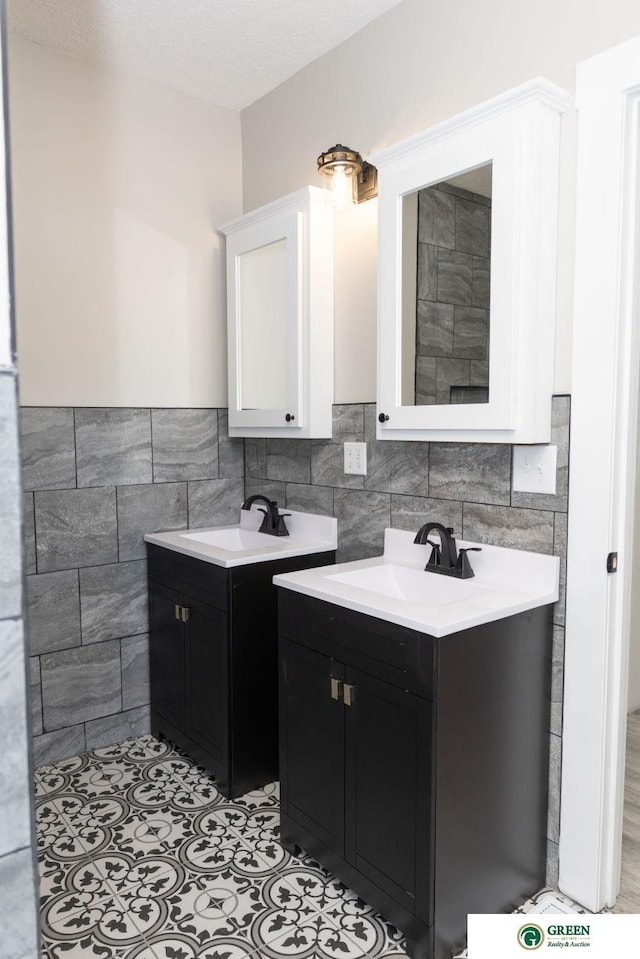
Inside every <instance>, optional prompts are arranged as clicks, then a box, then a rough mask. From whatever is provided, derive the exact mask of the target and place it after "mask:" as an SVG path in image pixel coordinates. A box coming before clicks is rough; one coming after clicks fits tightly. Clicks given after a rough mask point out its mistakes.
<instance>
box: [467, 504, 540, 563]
mask: <svg viewBox="0 0 640 959" xmlns="http://www.w3.org/2000/svg"><path fill="white" fill-rule="evenodd" d="M462 532H463V537H464V539H466V540H471V542H478V543H488V544H490V545H492V546H506V547H509V548H510V549H526V550H531V551H533V552H535V553H549V554H550V553H552V551H553V513H548V512H545V511H544V510H536V509H514V508H513V507H510V506H485V505H481V504H479V503H469V504H467V503H465V504H464V506H463V513H462Z"/></svg>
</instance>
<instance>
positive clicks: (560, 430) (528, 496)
mask: <svg viewBox="0 0 640 959" xmlns="http://www.w3.org/2000/svg"><path fill="white" fill-rule="evenodd" d="M570 404H571V399H570V397H569V396H554V397H553V399H552V402H551V443H552V445H554V446H556V447H557V450H558V453H557V464H556V491H555V493H521V492H517V491H516V490H514V491H513V492H512V494H511V504H512V505H513V506H528V507H530V508H532V509H552V510H555V511H557V512H563V513H566V511H567V509H568V505H569V502H568V500H569V418H570Z"/></svg>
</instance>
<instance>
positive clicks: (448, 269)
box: [437, 250, 473, 306]
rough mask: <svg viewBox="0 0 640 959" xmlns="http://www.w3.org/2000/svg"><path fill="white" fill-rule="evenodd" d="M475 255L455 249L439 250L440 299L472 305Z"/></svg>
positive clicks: (456, 303)
mask: <svg viewBox="0 0 640 959" xmlns="http://www.w3.org/2000/svg"><path fill="white" fill-rule="evenodd" d="M472 283H473V257H472V256H471V255H470V254H469V253H458V252H457V251H455V250H438V297H437V299H438V301H439V302H440V303H453V304H455V305H458V306H471V293H472Z"/></svg>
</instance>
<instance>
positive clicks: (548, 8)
mask: <svg viewBox="0 0 640 959" xmlns="http://www.w3.org/2000/svg"><path fill="white" fill-rule="evenodd" d="M637 34H640V4H638V3H637V0H517V2H514V0H446V3H442V2H441V3H434V2H430V0H429V2H428V0H404V2H402V3H400V4H399V5H398V6H397V7H394V8H393V9H392V10H390V11H389V12H388V13H387V14H385V15H384V16H382V17H380V18H379V19H378V20H375V21H374V22H373V23H371V24H370V25H369V26H368V27H365V28H364V29H363V30H361V31H360V32H359V33H358V34H356V35H355V36H353V37H351V38H350V39H349V40H347V41H346V42H345V43H343V44H342V45H341V46H340V47H338V48H336V49H335V50H333V51H331V52H330V53H327V54H325V56H323V57H321V58H320V59H318V60H316V61H315V62H314V63H312V64H310V65H309V66H308V67H307V68H305V69H304V70H302V71H300V72H299V73H297V74H296V75H295V77H293V78H292V79H290V80H288V81H286V82H285V83H283V84H282V85H281V86H280V87H278V88H277V89H276V90H274V91H273V92H271V93H270V94H268V95H267V96H265V97H263V98H262V99H261V100H259V101H257V102H256V103H254V104H253V105H251V106H250V107H248V108H247V109H246V110H244V111H243V114H242V137H243V171H244V197H243V199H244V209H245V210H250V209H252V208H254V207H256V206H259V205H260V204H261V203H265V202H267V201H268V200H271V199H274V198H275V197H277V196H281V195H283V194H285V193H288V192H290V191H292V190H295V189H297V188H298V187H300V186H303V185H304V184H306V183H316V182H318V181H317V179H316V176H317V175H316V168H315V158H316V157H317V155H318V154H319V153H320V152H321V151H322V150H326V149H327V148H328V147H329V146H331V145H332V144H334V143H335V142H336V141H340V142H342V143H346V144H347V145H349V146H351V147H352V148H354V149H357V150H360V152H361V153H363V155H364V156H366V155H367V154H370V153H374V152H375V151H377V150H380V149H382V148H383V147H385V146H388V145H389V144H391V143H394V142H397V141H398V140H401V139H404V138H405V137H407V136H410V135H411V134H413V133H417V132H418V131H420V130H422V129H424V128H425V127H427V126H430V125H431V124H433V123H437V122H438V121H440V120H443V119H446V118H447V117H449V116H453V115H454V114H456V113H459V112H460V111H461V110H464V109H466V108H468V107H470V106H473V105H474V104H476V103H479V102H481V101H482V100H485V99H487V98H488V97H491V96H494V95H495V94H497V93H500V92H501V91H503V90H506V89H509V88H510V87H513V86H515V85H516V84H518V83H522V82H524V81H525V80H529V79H531V78H532V77H534V76H538V75H542V76H546V77H548V79H550V80H553V81H555V82H556V83H559V84H560V85H562V86H564V87H565V88H567V89H568V90H570V91H573V89H574V75H575V66H576V63H577V62H578V61H579V60H582V59H584V58H585V57H589V56H591V55H592V54H594V53H596V52H598V51H600V50H604V49H605V48H607V47H609V46H613V45H614V44H616V43H619V42H620V41H622V40H624V39H627V38H629V37H631V36H635V35H637ZM563 134H564V143H563V156H562V182H561V191H562V193H561V217H560V238H559V258H558V333H557V339H556V382H555V388H556V391H557V392H566V391H568V390H569V389H570V348H571V313H572V302H573V301H572V289H573V232H574V193H575V147H574V137H575V118H574V117H573V116H572V117H570V118H569V121H568V122H567V123H565V124H564V131H563ZM283 147H286V149H284V148H283ZM596 188H597V187H596ZM372 256H374V251H373V247H372V244H366V243H364V244H359V245H356V246H355V247H354V248H353V249H352V252H351V254H350V255H348V256H347V255H345V256H344V257H342V258H340V259H338V260H337V263H336V290H337V292H336V296H337V301H336V323H337V325H338V329H337V330H336V401H338V402H349V401H353V402H355V401H359V400H372V399H374V398H375V387H374V383H375V372H374V371H373V370H372V369H371V367H370V360H367V363H363V362H362V361H361V359H360V354H359V350H360V344H361V343H362V342H363V341H367V342H368V341H370V340H373V341H375V325H376V314H375V299H374V300H373V301H372V299H371V290H370V282H371V277H372V276H375V262H373V263H370V264H369V266H367V265H366V264H365V263H363V258H368V257H372ZM345 297H346V298H348V302H349V308H348V309H345V308H344V307H343V304H344V303H345V302H346V299H344V298H345ZM354 317H357V323H358V325H359V330H360V335H359V337H358V338H357V339H356V340H354V339H353V338H350V337H349V336H348V335H346V334H345V333H344V331H343V330H342V329H341V327H342V326H343V325H344V324H347V325H348V324H351V323H352V322H353V321H354Z"/></svg>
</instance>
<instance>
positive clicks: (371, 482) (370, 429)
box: [364, 403, 429, 496]
mask: <svg viewBox="0 0 640 959" xmlns="http://www.w3.org/2000/svg"><path fill="white" fill-rule="evenodd" d="M365 439H366V442H367V475H366V476H365V477H364V488H365V489H368V490H377V491H378V492H381V493H413V494H415V495H416V496H426V495H427V494H428V492H429V444H428V443H420V442H418V443H407V442H400V441H397V440H376V407H375V405H374V404H373V403H367V405H366V406H365Z"/></svg>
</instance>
